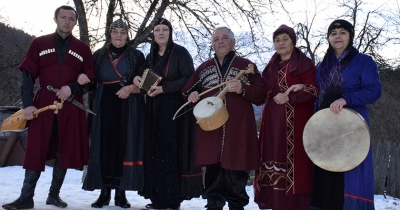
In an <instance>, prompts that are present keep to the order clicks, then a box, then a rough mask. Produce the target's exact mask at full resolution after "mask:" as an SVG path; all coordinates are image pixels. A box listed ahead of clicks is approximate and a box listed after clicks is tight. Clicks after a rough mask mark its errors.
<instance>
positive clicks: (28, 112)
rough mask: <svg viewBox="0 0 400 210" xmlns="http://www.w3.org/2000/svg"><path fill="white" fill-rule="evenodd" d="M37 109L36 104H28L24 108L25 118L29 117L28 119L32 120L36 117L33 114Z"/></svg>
mask: <svg viewBox="0 0 400 210" xmlns="http://www.w3.org/2000/svg"><path fill="white" fill-rule="evenodd" d="M36 110H37V109H36V107H34V106H28V107H26V108H25V109H24V117H25V119H27V120H32V119H33V118H34V117H36V116H33V112H34V111H36Z"/></svg>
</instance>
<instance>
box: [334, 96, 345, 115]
mask: <svg viewBox="0 0 400 210" xmlns="http://www.w3.org/2000/svg"><path fill="white" fill-rule="evenodd" d="M345 105H346V101H345V100H344V99H343V98H339V99H338V100H336V101H334V102H333V103H331V106H330V109H331V111H332V112H333V113H335V114H339V113H340V112H341V111H342V109H343V107H344V106H345Z"/></svg>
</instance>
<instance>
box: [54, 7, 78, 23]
mask: <svg viewBox="0 0 400 210" xmlns="http://www.w3.org/2000/svg"><path fill="white" fill-rule="evenodd" d="M61 9H65V10H72V11H74V12H75V16H76V20H78V13H77V12H76V10H75V9H74V8H73V7H71V6H67V5H63V6H61V7H59V8H57V9H56V11H55V12H54V17H55V18H56V19H57V15H58V13H60V10H61Z"/></svg>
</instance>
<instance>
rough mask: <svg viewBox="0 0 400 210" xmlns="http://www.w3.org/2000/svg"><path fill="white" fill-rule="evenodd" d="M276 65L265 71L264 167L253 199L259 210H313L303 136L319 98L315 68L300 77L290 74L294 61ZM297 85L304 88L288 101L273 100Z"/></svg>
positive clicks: (311, 66)
mask: <svg viewBox="0 0 400 210" xmlns="http://www.w3.org/2000/svg"><path fill="white" fill-rule="evenodd" d="M309 62H312V61H311V60H309ZM273 66H274V65H269V66H267V68H268V69H267V68H266V69H265V70H264V72H263V79H264V82H265V83H266V84H265V85H266V86H267V88H268V96H267V102H266V105H265V107H264V111H263V116H262V124H261V129H260V136H259V143H260V147H261V166H260V167H259V169H258V170H256V178H255V198H254V200H255V202H256V203H258V206H259V207H260V209H265V208H270V209H274V210H286V209H298V210H299V209H310V191H311V178H312V177H311V174H312V168H311V167H312V164H311V161H310V159H309V158H308V156H307V154H306V153H305V150H304V147H303V141H302V136H303V129H304V126H305V124H306V122H307V120H308V119H309V118H310V117H311V115H312V114H313V106H314V105H313V100H314V99H315V98H316V96H317V86H316V80H315V72H316V71H315V66H314V65H308V66H310V68H308V69H307V70H304V71H303V72H301V73H299V72H297V74H296V71H294V72H292V71H291V70H292V69H291V67H290V66H291V61H286V62H283V63H279V64H277V65H275V66H276V67H275V69H273ZM271 77H274V78H271ZM294 84H304V85H305V86H304V88H303V89H302V90H299V91H297V92H291V93H290V94H289V98H290V101H289V102H286V103H285V104H276V103H275V102H274V100H273V97H274V96H276V95H277V94H278V93H283V92H285V91H286V90H287V89H288V88H289V87H290V86H292V85H294Z"/></svg>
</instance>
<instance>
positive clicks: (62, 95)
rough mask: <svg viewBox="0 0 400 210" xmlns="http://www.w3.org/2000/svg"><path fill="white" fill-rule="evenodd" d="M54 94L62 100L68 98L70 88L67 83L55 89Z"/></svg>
mask: <svg viewBox="0 0 400 210" xmlns="http://www.w3.org/2000/svg"><path fill="white" fill-rule="evenodd" d="M56 96H57V97H58V98H59V99H60V100H61V101H62V102H64V101H65V100H67V99H68V97H70V96H71V89H70V88H69V86H68V85H65V86H62V87H61V89H60V90H59V91H57V93H56Z"/></svg>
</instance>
